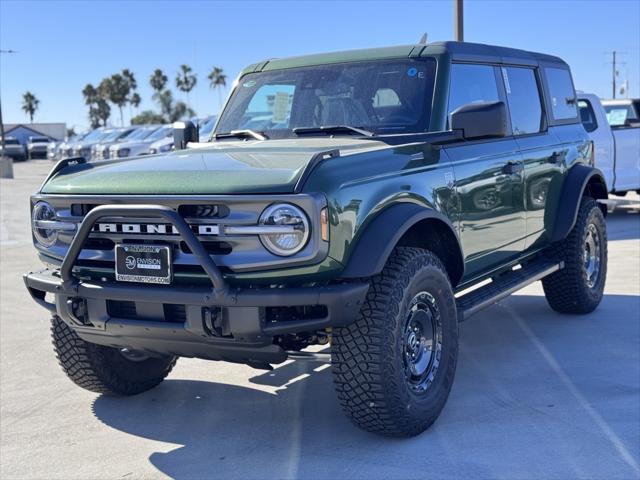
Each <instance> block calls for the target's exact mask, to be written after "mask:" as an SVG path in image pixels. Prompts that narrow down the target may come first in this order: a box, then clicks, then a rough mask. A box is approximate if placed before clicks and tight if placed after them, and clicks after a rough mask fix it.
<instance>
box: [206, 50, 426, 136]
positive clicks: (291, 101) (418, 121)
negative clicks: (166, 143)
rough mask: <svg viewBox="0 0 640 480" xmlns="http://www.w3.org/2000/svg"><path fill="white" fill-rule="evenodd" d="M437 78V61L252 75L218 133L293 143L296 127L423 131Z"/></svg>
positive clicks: (227, 109)
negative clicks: (261, 135)
mask: <svg viewBox="0 0 640 480" xmlns="http://www.w3.org/2000/svg"><path fill="white" fill-rule="evenodd" d="M434 73H435V61H434V60H432V59H417V60H413V59H402V60H385V61H375V62H353V63H341V64H334V65H318V66H313V67H301V68H291V69H284V70H277V71H270V72H269V71H267V72H259V73H251V74H248V75H245V76H243V77H242V78H241V79H240V83H239V84H238V86H237V87H236V88H235V89H234V92H233V94H232V96H231V98H230V99H229V102H228V104H227V105H226V107H225V109H224V112H223V113H222V117H221V118H220V122H219V123H218V126H217V128H216V133H217V134H220V133H227V132H230V131H232V130H254V131H257V132H263V133H265V134H266V135H267V137H269V138H290V137H296V134H295V132H293V129H294V128H305V127H321V126H337V125H348V126H351V127H359V128H362V129H365V130H369V131H372V132H374V133H375V134H391V133H410V132H423V131H426V130H427V127H428V125H429V117H430V113H431V99H432V92H433V83H434ZM339 133H349V131H348V130H345V131H344V132H339ZM336 134H338V133H336Z"/></svg>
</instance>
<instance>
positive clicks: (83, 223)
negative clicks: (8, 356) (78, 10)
mask: <svg viewBox="0 0 640 480" xmlns="http://www.w3.org/2000/svg"><path fill="white" fill-rule="evenodd" d="M257 126H259V127H257ZM250 127H254V128H250ZM255 128H259V130H255ZM174 129H175V130H174V141H175V147H176V151H174V152H166V153H160V154H156V155H147V156H143V157H135V158H132V159H130V160H126V159H111V160H107V161H104V162H98V163H93V164H91V163H87V162H86V161H85V160H84V159H83V158H74V159H66V160H62V161H61V162H60V163H58V164H57V166H56V167H55V168H54V169H53V170H52V171H51V173H50V174H49V176H48V177H47V179H46V180H45V181H44V183H43V185H42V187H41V188H40V190H39V191H38V192H37V193H35V194H34V195H33V196H32V198H31V214H32V229H33V239H34V244H35V248H36V249H37V251H38V254H39V256H40V258H41V259H42V261H43V262H44V263H45V264H46V265H47V266H48V268H47V269H44V270H42V271H39V272H31V273H28V274H26V275H25V283H26V286H27V288H28V290H29V292H30V293H31V296H32V297H33V300H34V301H35V302H37V303H38V304H40V305H42V306H43V307H45V308H47V309H48V310H49V311H50V312H51V313H52V315H53V320H52V334H53V344H54V348H55V351H56V353H57V356H58V359H59V361H60V364H61V366H62V368H63V370H64V371H65V373H66V374H67V376H68V377H69V378H70V379H71V380H72V381H74V382H75V383H76V384H78V385H79V386H81V387H83V388H86V389H88V390H91V391H94V392H101V393H106V394H115V395H133V394H137V393H140V392H144V391H146V390H149V389H151V388H153V387H155V386H156V385H158V384H159V383H160V382H161V381H162V380H163V379H164V378H165V377H166V376H167V375H168V374H169V372H170V370H171V369H172V368H173V366H174V364H175V362H176V359H177V357H180V356H185V357H198V358H204V359H209V360H223V361H227V362H240V363H244V364H248V365H251V366H253V367H255V368H264V369H271V368H272V365H273V364H279V363H282V362H284V361H285V360H287V359H298V358H309V357H312V358H316V356H317V355H318V353H317V352H310V351H309V350H306V351H305V349H306V348H307V347H310V346H318V345H327V346H328V345H330V349H331V350H330V359H331V364H332V368H333V379H334V383H335V387H336V391H337V395H338V398H339V400H340V403H341V404H342V407H343V409H344V412H345V413H346V415H347V416H348V417H349V418H350V419H351V420H352V421H353V422H354V423H355V424H357V425H358V426H360V427H362V428H364V429H366V430H369V431H372V432H377V433H381V434H385V435H391V436H410V435H416V434H418V433H420V432H422V431H424V430H425V429H426V428H428V427H429V426H430V425H431V424H432V423H433V422H434V421H435V420H436V418H437V417H438V415H439V414H440V412H441V410H442V409H443V407H444V405H445V402H446V400H447V397H448V396H449V391H450V390H451V386H452V384H453V380H454V375H455V371H456V363H457V360H458V332H459V331H458V324H459V322H461V321H463V320H466V319H467V318H469V317H470V316H471V315H473V314H474V313H475V312H477V311H479V310H480V309H482V308H484V307H486V306H489V305H491V304H493V303H495V302H496V301H498V300H500V299H502V298H505V297H506V296H508V295H509V294H511V293H512V292H514V291H516V290H518V289H520V288H522V287H524V286H525V285H528V284H530V283H532V282H534V281H537V280H542V285H543V288H544V293H545V296H546V299H547V302H548V303H549V305H550V306H551V308H553V309H554V310H556V311H557V312H560V313H568V314H584V313H588V312H591V311H593V310H594V309H595V308H596V307H597V306H598V304H599V303H600V301H601V299H602V295H603V289H604V284H605V279H606V273H607V233H606V224H605V218H604V216H605V214H606V209H604V207H603V206H602V205H601V204H599V203H598V201H597V200H599V199H606V198H607V188H606V184H605V179H604V176H603V174H602V173H601V172H600V171H599V170H598V169H596V168H594V166H593V151H592V142H591V140H590V139H589V136H588V134H587V132H586V131H585V129H584V128H583V126H582V124H581V123H580V116H579V114H578V108H577V101H576V94H575V91H574V87H573V82H572V79H571V73H570V71H569V67H568V66H567V64H566V63H565V62H563V61H562V60H561V59H559V58H557V57H552V56H549V55H544V54H539V53H531V52H526V51H521V50H514V49H510V48H501V47H493V46H487V45H479V44H471V43H457V42H444V43H432V44H429V45H425V44H419V45H409V46H400V47H391V48H380V49H370V50H359V51H351V52H339V53H330V54H320V55H312V56H304V57H296V58H289V59H278V60H268V61H261V62H259V63H256V64H253V65H251V66H249V67H247V68H246V69H245V70H244V71H243V72H242V73H241V74H240V76H239V80H238V82H237V83H234V88H233V91H232V94H231V96H230V97H229V99H228V101H227V103H226V105H225V107H224V109H223V112H222V114H221V117H220V119H219V121H218V122H217V124H216V127H215V129H214V132H213V134H212V136H211V137H210V141H209V142H207V143H205V144H203V145H199V148H194V149H188V148H187V149H185V146H187V145H188V144H189V143H192V142H194V141H197V139H198V134H197V129H196V127H195V126H194V125H193V124H192V123H191V122H180V123H178V124H176V125H175V126H174ZM496 314H499V311H496ZM548 328H553V326H552V325H549V326H548ZM594 341H596V340H594ZM522 381H523V382H528V381H530V380H528V379H526V378H525V377H523V379H522ZM539 388H546V385H539ZM221 408H224V406H223V405H221ZM198 414H200V415H206V414H207V412H205V411H202V412H198Z"/></svg>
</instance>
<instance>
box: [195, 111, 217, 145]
mask: <svg viewBox="0 0 640 480" xmlns="http://www.w3.org/2000/svg"><path fill="white" fill-rule="evenodd" d="M215 125H216V117H215V116H214V117H210V118H209V119H207V120H206V121H205V122H203V123H202V125H200V128H199V130H198V134H199V136H200V141H201V142H206V141H207V140H209V137H210V136H211V132H213V127H214V126H215Z"/></svg>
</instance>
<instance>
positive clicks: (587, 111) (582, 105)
mask: <svg viewBox="0 0 640 480" xmlns="http://www.w3.org/2000/svg"><path fill="white" fill-rule="evenodd" d="M578 109H579V110H580V120H581V121H582V125H583V126H584V129H585V130H586V131H587V132H589V133H591V132H593V131H594V130H596V129H597V128H598V121H597V120H596V114H595V112H594V111H593V107H592V106H591V102H589V101H587V100H578Z"/></svg>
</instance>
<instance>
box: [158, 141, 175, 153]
mask: <svg viewBox="0 0 640 480" xmlns="http://www.w3.org/2000/svg"><path fill="white" fill-rule="evenodd" d="M172 148H173V143H167V144H166V145H162V146H161V147H160V148H159V149H158V151H160V152H168V151H169V150H171V149H172Z"/></svg>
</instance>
